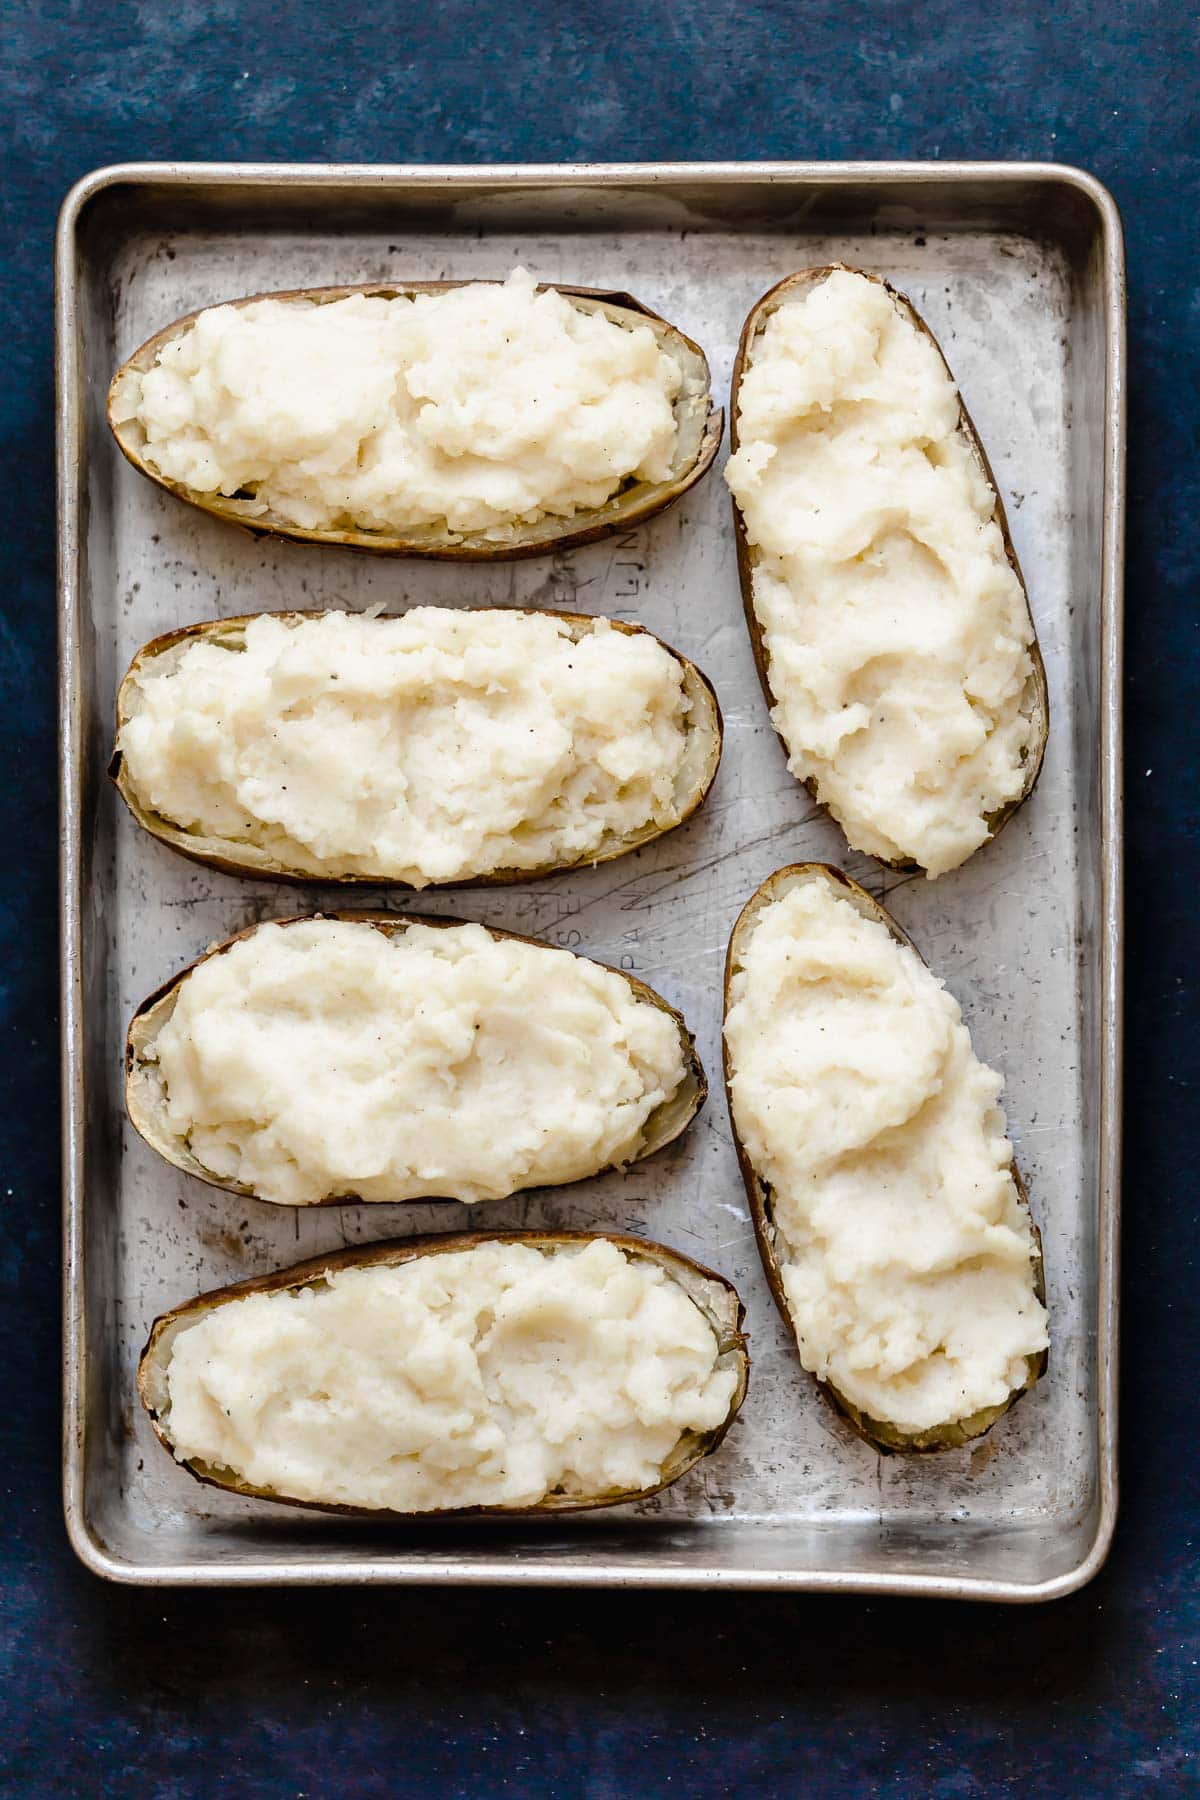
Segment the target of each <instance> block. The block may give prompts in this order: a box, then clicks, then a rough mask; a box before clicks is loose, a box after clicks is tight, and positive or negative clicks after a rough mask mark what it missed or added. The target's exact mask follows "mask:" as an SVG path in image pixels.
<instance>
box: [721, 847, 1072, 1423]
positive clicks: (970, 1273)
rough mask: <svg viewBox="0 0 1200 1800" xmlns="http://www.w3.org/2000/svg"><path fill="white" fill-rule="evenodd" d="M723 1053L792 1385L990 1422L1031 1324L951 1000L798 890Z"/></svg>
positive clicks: (1019, 1368) (738, 1008) (1018, 1369)
mask: <svg viewBox="0 0 1200 1800" xmlns="http://www.w3.org/2000/svg"><path fill="white" fill-rule="evenodd" d="M725 1036H726V1041H727V1044H728V1047H729V1053H730V1056H731V1058H732V1065H733V1075H732V1082H731V1091H732V1097H733V1110H734V1115H735V1119H736V1122H737V1129H738V1135H739V1137H740V1139H741V1141H742V1143H743V1145H744V1146H745V1149H746V1151H747V1153H748V1155H749V1157H750V1159H751V1161H752V1162H753V1164H754V1167H755V1169H756V1171H757V1172H758V1174H759V1176H760V1177H761V1178H762V1179H763V1180H764V1181H765V1182H767V1183H768V1184H769V1186H770V1188H771V1198H772V1211H773V1217H774V1223H775V1228H776V1254H777V1257H778V1260H779V1262H780V1265H781V1269H782V1277H783V1285H784V1288H785V1291H786V1294H787V1302H788V1309H789V1312H790V1313H791V1317H792V1320H793V1323H794V1325H795V1328H796V1335H797V1338H798V1340H799V1344H800V1355H801V1360H802V1361H803V1363H804V1367H805V1368H806V1369H808V1370H810V1371H811V1372H812V1373H813V1374H814V1375H816V1376H818V1377H819V1379H821V1380H822V1381H828V1382H829V1383H830V1384H831V1385H832V1386H833V1387H835V1388H836V1389H837V1390H838V1391H839V1393H841V1394H843V1395H844V1396H845V1397H846V1399H848V1400H849V1401H850V1402H851V1403H852V1404H853V1405H855V1406H857V1407H859V1408H860V1409H861V1410H862V1411H863V1412H864V1413H866V1414H867V1415H868V1416H869V1417H870V1418H873V1419H876V1420H879V1421H882V1422H886V1423H889V1424H892V1425H895V1426H898V1427H900V1428H901V1429H902V1430H906V1431H914V1432H915V1431H924V1430H928V1429H930V1428H931V1427H933V1426H935V1425H943V1424H949V1423H951V1422H953V1421H956V1420H959V1419H964V1418H968V1417H969V1416H970V1415H971V1414H972V1413H976V1412H979V1411H981V1410H983V1409H984V1408H987V1407H991V1406H999V1405H1002V1404H1003V1403H1004V1402H1005V1400H1006V1399H1007V1397H1008V1395H1009V1394H1010V1393H1011V1392H1012V1391H1013V1390H1014V1389H1016V1388H1019V1387H1021V1386H1022V1385H1023V1384H1024V1382H1025V1379H1026V1373H1027V1371H1026V1366H1025V1359H1026V1358H1027V1357H1029V1356H1033V1355H1036V1354H1037V1353H1038V1352H1039V1351H1041V1350H1042V1349H1044V1348H1045V1345H1046V1343H1047V1334H1046V1312H1045V1308H1044V1307H1043V1306H1042V1304H1041V1302H1040V1301H1039V1300H1038V1298H1037V1295H1036V1293H1035V1291H1034V1264H1033V1257H1034V1240H1033V1234H1032V1229H1031V1225H1030V1220H1029V1214H1028V1210H1027V1208H1026V1207H1024V1206H1023V1205H1022V1203H1021V1200H1020V1197H1019V1195H1018V1192H1017V1187H1016V1184H1015V1182H1014V1180H1013V1175H1012V1149H1011V1146H1010V1145H1009V1143H1008V1140H1007V1138H1006V1136H1005V1122H1004V1115H1003V1113H1002V1112H1001V1110H1000V1108H999V1106H998V1105H997V1099H998V1096H999V1092H1000V1088H1001V1080H1000V1077H999V1076H998V1075H996V1074H994V1073H993V1071H992V1070H991V1069H988V1068H985V1067H984V1065H983V1064H982V1063H981V1062H980V1061H979V1059H978V1057H977V1056H976V1055H975V1053H974V1051H973V1049H972V1048H971V1039H970V1035H969V1033H968V1031H967V1027H966V1026H965V1025H964V1023H963V1020H962V1015H961V1013H960V1011H959V1008H958V1005H957V1003H956V1001H955V1000H954V999H953V998H952V996H951V995H950V994H948V993H947V992H946V990H945V988H944V987H943V986H942V984H941V982H940V981H938V980H937V978H936V976H934V975H933V974H931V972H930V971H929V970H928V969H927V968H926V967H925V965H924V964H923V963H922V961H921V959H920V957H918V956H917V955H916V953H915V952H914V951H912V950H910V949H908V948H907V947H905V946H903V945H901V944H898V943H897V942H896V941H895V940H894V939H893V938H892V937H891V936H890V934H889V933H888V931H887V930H886V928H885V927H884V926H883V925H882V924H881V923H880V922H879V921H877V920H872V919H868V918H864V917H863V916H862V915H861V914H860V913H859V912H858V910H857V909H856V908H855V907H854V906H853V905H852V904H851V902H850V901H848V900H846V899H843V898H841V897H840V896H839V895H837V894H836V893H835V892H834V891H833V890H832V889H831V887H830V886H829V884H828V883H827V882H826V881H824V880H819V879H813V880H811V881H807V882H804V883H802V884H801V885H799V886H797V887H794V888H791V889H790V890H788V891H787V892H786V893H785V894H784V895H783V896H782V897H781V898H779V899H778V900H776V901H774V902H772V903H770V904H768V905H767V906H766V907H765V908H764V909H763V911H762V913H761V914H760V915H759V917H758V920H757V922H756V923H755V924H754V925H753V928H752V931H751V935H750V937H749V940H748V942H747V944H746V945H745V947H744V949H743V951H742V958H741V967H740V968H739V969H738V970H737V971H736V973H735V974H734V976H733V981H732V986H731V1006H730V1010H729V1014H728V1017H727V1019H726V1024H725Z"/></svg>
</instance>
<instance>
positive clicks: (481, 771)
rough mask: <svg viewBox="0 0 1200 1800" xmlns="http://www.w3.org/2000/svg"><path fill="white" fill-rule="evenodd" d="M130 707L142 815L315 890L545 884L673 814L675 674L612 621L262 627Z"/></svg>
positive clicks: (129, 751)
mask: <svg viewBox="0 0 1200 1800" xmlns="http://www.w3.org/2000/svg"><path fill="white" fill-rule="evenodd" d="M128 705H129V717H128V718H127V720H126V723H125V724H124V726H123V727H122V730H121V733H120V736H119V738H118V740H117V741H118V748H119V749H120V751H121V752H122V755H123V756H124V757H125V759H126V764H127V767H128V772H129V776H130V779H131V781H132V784H133V787H134V789H135V791H136V792H137V794H138V795H139V797H140V799H141V800H142V801H143V803H147V804H149V805H150V806H151V807H152V808H153V810H154V811H155V812H157V813H158V814H159V815H161V816H162V817H164V818H166V819H169V820H170V821H171V822H172V823H174V824H176V825H179V826H181V827H183V828H184V829H185V830H187V831H189V832H191V833H193V834H195V835H196V836H197V837H199V838H204V839H207V840H209V841H210V842H211V841H212V840H217V842H218V845H219V843H221V842H226V843H229V842H232V843H241V844H255V845H258V846H259V847H261V849H262V850H263V851H264V852H265V853H266V854H267V855H268V856H270V857H271V858H272V859H273V861H275V862H276V863H278V864H280V865H282V866H284V867H286V868H289V869H294V870H299V871H302V872H305V873H311V874H314V875H372V876H379V877H382V878H384V879H387V880H391V881H403V882H407V883H408V884H409V885H410V886H413V887H424V886H425V885H427V884H428V883H429V882H431V881H432V882H447V881H455V880H460V879H466V878H469V877H472V876H478V875H486V874H488V873H490V872H492V871H495V870H497V869H536V868H546V867H550V866H554V865H561V864H570V863H574V862H579V861H586V860H587V858H588V857H589V855H592V854H595V853H597V852H599V851H600V850H601V849H602V848H609V847H610V846H611V845H612V843H613V841H614V840H616V839H621V838H627V837H631V836H633V835H634V834H636V833H637V832H638V831H640V830H644V829H645V828H646V827H647V826H651V827H655V828H657V829H661V830H666V829H668V828H669V827H670V826H671V825H673V824H675V823H677V821H678V819H679V817H680V810H679V805H678V801H677V789H676V783H677V779H678V778H679V775H680V771H681V768H682V766H683V763H684V757H685V752H686V749H687V719H688V713H689V710H690V702H689V700H688V699H687V697H686V695H685V694H684V691H683V669H682V666H681V664H680V663H679V661H678V660H677V659H676V658H675V657H674V656H672V655H671V654H670V652H669V651H668V650H666V649H664V648H663V646H662V645H661V644H659V643H658V642H657V640H656V639H655V638H653V637H651V636H650V635H649V634H648V633H644V634H642V633H639V634H636V635H630V634H628V633H626V632H621V631H618V630H616V629H615V628H614V627H613V626H612V625H610V624H609V622H608V621H607V620H605V619H597V620H596V621H595V622H594V623H593V624H592V625H591V626H590V628H589V629H588V630H587V632H586V635H584V636H582V637H581V638H579V639H578V641H577V640H576V639H575V638H573V637H572V636H571V634H570V632H569V630H568V627H567V626H566V625H565V624H564V623H563V622H562V621H561V620H558V619H555V618H552V617H549V616H547V615H539V614H536V613H513V612H500V611H461V612H460V611H455V610H451V609H449V608H442V607H433V606H424V607H417V608H414V609H413V610H412V611H411V612H408V613H406V614H404V616H403V617H401V618H370V617H361V616H356V615H354V614H351V613H327V614H324V615H322V616H320V617H317V618H312V619H303V620H301V619H300V618H298V617H296V616H293V617H291V618H288V617H286V616H285V617H282V618H277V617H274V616H272V615H271V614H263V615H261V616H259V617H258V618H254V619H251V620H250V621H249V622H248V624H247V625H246V626H245V628H244V634H243V635H242V636H241V637H240V639H239V640H238V641H237V642H234V643H230V642H228V641H226V642H224V643H222V642H221V641H220V640H219V639H217V640H213V639H207V640H206V639H205V638H199V639H196V640H194V641H193V642H191V643H189V644H188V645H187V646H186V647H185V648H184V649H183V650H182V652H181V653H179V654H174V653H168V654H167V655H165V656H163V657H161V658H156V659H152V660H151V661H150V662H148V663H147V664H146V665H144V667H143V669H142V671H141V672H140V673H139V674H138V675H137V676H135V678H134V682H133V686H132V693H131V698H130V701H129V703H128Z"/></svg>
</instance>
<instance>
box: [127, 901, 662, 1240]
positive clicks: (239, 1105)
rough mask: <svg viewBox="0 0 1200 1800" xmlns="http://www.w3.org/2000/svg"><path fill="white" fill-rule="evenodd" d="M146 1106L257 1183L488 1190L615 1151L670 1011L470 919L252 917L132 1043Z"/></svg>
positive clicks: (265, 1194)
mask: <svg viewBox="0 0 1200 1800" xmlns="http://www.w3.org/2000/svg"><path fill="white" fill-rule="evenodd" d="M143 1064H144V1065H145V1066H144V1069H143V1075H142V1079H146V1080H151V1079H152V1080H153V1081H155V1082H156V1083H160V1084H161V1087H162V1089H163V1094H162V1099H161V1116H160V1119H159V1123H160V1125H161V1126H162V1128H163V1129H164V1130H165V1131H166V1132H167V1133H169V1134H171V1135H173V1136H175V1137H177V1138H179V1139H182V1140H183V1141H184V1142H185V1143H186V1145H187V1146H188V1147H189V1148H190V1150H191V1152H192V1154H193V1155H194V1156H195V1157H197V1158H198V1159H199V1161H200V1162H201V1163H202V1164H203V1165H204V1167H205V1168H206V1169H207V1170H209V1171H211V1173H213V1174H214V1175H216V1176H218V1177H219V1178H220V1179H222V1180H224V1181H237V1182H243V1183H245V1184H246V1185H247V1186H248V1187H250V1188H251V1189H253V1191H254V1192H255V1193H256V1194H258V1195H260V1196H261V1197H262V1198H263V1199H265V1200H274V1201H277V1202H281V1203H284V1204H287V1205H292V1206H306V1205H311V1204H313V1203H315V1202H316V1201H319V1200H323V1199H326V1198H328V1197H331V1196H342V1195H349V1194H354V1195H357V1196H358V1197H359V1198H361V1199H363V1200H410V1199H418V1198H423V1197H425V1198H431V1197H434V1196H438V1197H445V1198H450V1199H456V1200H465V1201H475V1200H490V1199H498V1198H500V1197H502V1196H504V1195H505V1194H511V1193H513V1192H515V1191H516V1190H517V1189H518V1188H526V1187H541V1186H549V1185H551V1184H557V1183H560V1182H566V1181H574V1180H576V1179H578V1178H580V1177H582V1176H585V1175H594V1174H597V1173H598V1172H599V1171H600V1170H601V1169H604V1168H607V1167H608V1166H609V1165H611V1164H613V1163H618V1162H624V1161H628V1160H630V1159H631V1158H632V1157H633V1156H634V1155H635V1154H636V1152H637V1149H638V1147H639V1144H640V1141H641V1133H642V1128H643V1126H644V1125H645V1124H646V1121H647V1120H648V1119H649V1117H650V1115H651V1114H652V1113H653V1112H654V1110H655V1109H656V1108H657V1107H658V1106H661V1105H662V1104H663V1103H664V1102H665V1101H666V1100H668V1099H670V1098H671V1097H672V1096H673V1095H674V1093H675V1092H676V1090H677V1089H678V1087H679V1085H680V1083H681V1082H682V1080H683V1078H684V1073H685V1066H684V1053H683V1049H682V1046H681V1043H680V1034H679V1029H678V1027H677V1025H676V1023H675V1021H674V1019H673V1018H672V1017H671V1016H670V1014H668V1013H666V1012H664V1011H663V1010H662V1009H661V1008H660V1007H657V1006H655V1005H653V1004H652V1003H651V1002H649V1001H646V1000H640V999H639V998H638V997H637V996H636V994H635V992H634V990H633V989H632V988H631V987H630V985H629V983H628V982H627V981H625V980H624V979H623V978H622V977H621V976H620V975H618V974H616V973H615V972H614V971H613V970H611V969H606V968H604V967H602V966H601V965H600V964H599V963H594V962H591V961H589V960H588V959H587V958H586V957H582V956H574V955H572V954H571V953H570V952H569V951H566V950H554V949H551V948H550V947H549V946H547V945H541V944H528V943H523V942H521V941H519V940H515V939H511V938H501V939H497V938H493V937H491V936H490V935H489V933H488V932H486V931H485V930H484V929H483V927H482V926H481V925H455V926H442V927H438V926H431V925H412V926H410V927H408V929H407V930H404V931H402V932H399V933H397V934H395V935H392V936H385V935H384V933H383V932H381V931H377V930H376V929H375V928H374V927H373V926H371V925H367V924H362V923H358V922H347V921H339V920H333V919H311V920H304V921H302V922H300V923H298V924H294V925H287V926H281V925H261V926H259V927H258V928H257V930H255V931H254V932H253V933H252V934H251V935H250V936H249V937H247V938H243V939H241V940H240V941H238V942H235V943H234V944H232V945H231V947H230V948H229V949H228V950H227V951H225V952H224V953H223V954H222V955H220V956H211V957H209V958H207V959H206V960H205V961H203V962H201V963H199V964H198V965H197V967H196V968H194V969H193V970H192V972H191V973H190V974H189V975H187V976H185V978H184V979H183V981H182V982H181V983H180V985H179V987H178V989H177V990H176V997H175V1004H174V1007H173V1010H172V1012H171V1015H170V1017H169V1018H168V1019H167V1020H166V1021H165V1023H164V1024H163V1025H162V1026H161V1027H160V1028H159V1030H158V1031H157V1033H156V1035H155V1037H154V1039H153V1041H152V1042H151V1043H150V1044H148V1045H147V1046H146V1047H145V1050H144V1052H143Z"/></svg>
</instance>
